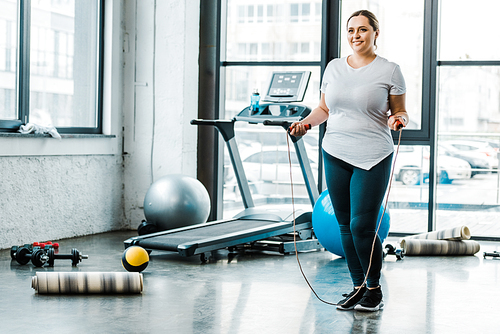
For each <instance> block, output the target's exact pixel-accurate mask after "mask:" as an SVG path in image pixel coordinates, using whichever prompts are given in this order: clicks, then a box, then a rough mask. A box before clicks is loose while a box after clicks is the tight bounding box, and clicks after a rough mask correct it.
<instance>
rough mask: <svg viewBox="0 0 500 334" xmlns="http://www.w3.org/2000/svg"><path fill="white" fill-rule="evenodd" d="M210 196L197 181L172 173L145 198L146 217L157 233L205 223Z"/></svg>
mask: <svg viewBox="0 0 500 334" xmlns="http://www.w3.org/2000/svg"><path fill="white" fill-rule="evenodd" d="M209 214H210V196H209V195H208V191H207V189H206V188H205V187H204V186H203V184H202V183H201V182H200V181H198V180H197V179H195V178H192V177H189V176H186V175H181V174H172V175H166V176H163V177H161V178H159V179H158V180H157V181H155V182H154V183H153V184H152V185H151V186H150V187H149V189H148V191H147V193H146V196H145V197H144V215H145V217H146V220H147V222H148V223H154V224H155V225H156V227H157V230H158V231H165V230H170V229H174V228H179V227H185V226H190V225H194V224H201V223H205V222H206V221H207V219H208V216H209Z"/></svg>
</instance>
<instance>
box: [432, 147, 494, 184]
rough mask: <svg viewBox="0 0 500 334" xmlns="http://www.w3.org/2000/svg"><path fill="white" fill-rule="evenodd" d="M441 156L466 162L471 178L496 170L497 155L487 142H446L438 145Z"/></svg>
mask: <svg viewBox="0 0 500 334" xmlns="http://www.w3.org/2000/svg"><path fill="white" fill-rule="evenodd" d="M439 151H440V152H441V154H445V155H448V156H452V157H456V158H460V159H463V160H465V161H467V162H468V163H469V164H470V165H471V167H472V176H474V175H476V174H485V173H489V172H491V171H492V170H493V169H498V154H497V151H495V148H493V147H492V146H490V145H489V144H488V143H487V142H484V141H476V140H446V141H441V142H440V143H439Z"/></svg>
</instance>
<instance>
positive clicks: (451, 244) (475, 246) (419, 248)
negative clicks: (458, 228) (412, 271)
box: [400, 239, 480, 256]
mask: <svg viewBox="0 0 500 334" xmlns="http://www.w3.org/2000/svg"><path fill="white" fill-rule="evenodd" d="M400 244H401V248H402V249H403V253H404V255H409V256H411V255H474V254H476V253H477V252H479V249H480V245H479V243H478V242H477V241H474V240H462V241H453V240H424V239H403V240H401V242H400Z"/></svg>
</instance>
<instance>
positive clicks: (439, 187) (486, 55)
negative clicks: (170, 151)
mask: <svg viewBox="0 0 500 334" xmlns="http://www.w3.org/2000/svg"><path fill="white" fill-rule="evenodd" d="M221 3H222V4H224V3H225V1H222V2H221ZM359 9H368V10H371V11H372V12H374V13H375V14H376V15H377V17H378V19H379V21H380V30H381V33H380V36H379V39H378V40H377V46H378V48H377V53H378V54H379V55H380V56H382V57H384V58H387V59H388V60H390V61H394V62H396V63H398V64H399V65H400V67H401V70H402V72H403V75H404V77H405V81H406V86H407V94H406V95H407V110H408V112H409V114H410V119H411V123H410V126H409V127H408V128H406V129H405V130H403V134H402V145H401V147H400V153H399V156H398V158H397V161H396V164H395V168H394V180H393V185H392V190H391V196H390V198H389V209H390V213H391V233H401V234H407V233H420V232H425V231H427V230H433V229H444V228H448V227H451V226H453V227H454V226H458V225H467V226H468V227H469V228H470V229H471V232H472V234H473V236H474V237H476V238H494V239H498V238H500V228H499V227H498V226H497V225H498V224H497V222H498V215H499V213H500V173H498V165H499V158H500V151H499V146H500V93H499V92H500V44H499V43H496V40H494V39H492V37H491V36H492V35H491V32H492V31H495V29H496V21H497V19H496V16H495V15H496V13H498V11H499V10H500V2H498V1H496V0H478V1H476V2H474V4H471V3H470V2H469V1H466V0H459V1H457V0H415V1H399V0H350V1H340V0H331V1H330V0H329V1H326V0H324V1H319V0H318V1H297V0H291V1H287V0H276V1H265V2H258V1H257V2H255V1H254V2H250V1H235V0H234V1H233V0H228V1H227V8H226V10H225V11H223V13H225V14H227V15H226V17H223V24H222V29H221V31H223V32H224V33H223V34H222V35H221V41H222V45H221V50H222V51H221V68H220V69H221V71H220V74H221V80H220V83H221V86H220V89H221V91H220V92H221V94H220V95H219V96H220V97H221V103H220V104H219V106H220V110H221V116H222V117H224V118H231V117H232V116H234V115H235V114H237V113H238V112H239V111H240V110H242V109H243V108H245V107H246V106H248V105H249V103H250V95H251V93H252V91H253V90H254V89H256V88H257V89H259V90H261V89H263V88H265V87H264V85H265V84H266V83H267V77H268V74H269V73H270V72H271V71H272V70H274V69H280V70H283V69H286V68H290V69H295V70H299V69H300V70H310V71H311V72H312V73H313V74H312V76H311V84H310V85H309V88H308V93H307V95H306V99H305V100H304V101H303V103H304V104H306V105H307V106H309V107H311V108H314V107H315V106H316V105H317V100H318V99H319V84H320V82H321V75H322V70H323V69H324V66H325V65H326V64H327V63H328V61H329V60H330V59H332V58H334V57H343V56H347V55H348V54H349V53H350V52H351V50H350V48H349V47H348V45H347V43H346V37H345V23H346V20H347V18H348V17H349V16H350V14H351V13H353V12H354V11H356V10H359ZM224 20H226V21H224ZM224 22H225V23H224ZM312 134H313V136H311V139H312V140H311V141H310V142H306V147H307V150H308V153H309V159H310V163H311V165H312V166H313V168H318V169H317V170H316V171H315V173H314V176H315V177H318V178H319V179H321V175H322V170H321V166H322V164H321V161H320V159H321V157H320V155H319V154H318V152H319V146H318V142H317V140H318V139H321V135H322V132H321V131H318V132H316V133H314V132H313V133H312ZM237 135H239V136H240V137H241V139H240V141H241V143H240V145H241V151H242V152H243V153H244V154H243V155H242V158H243V165H244V167H246V168H247V169H248V173H249V174H250V175H251V176H250V183H251V191H252V192H254V194H255V195H256V197H258V199H259V201H260V202H259V205H261V204H262V203H265V204H275V205H276V204H279V203H284V204H286V203H287V198H288V197H289V191H288V190H287V189H288V188H289V187H288V186H289V184H286V183H288V181H286V180H284V179H283V178H282V177H281V173H280V168H282V167H283V166H282V165H283V164H284V163H283V157H282V149H283V145H284V142H283V138H285V137H284V136H282V134H281V133H280V131H279V129H276V130H270V129H266V128H265V127H263V126H259V125H249V124H241V125H238V127H237ZM229 167H230V164H229V161H228V160H227V159H226V162H225V164H224V170H225V171H226V173H225V186H226V188H225V193H224V194H225V196H224V204H225V207H224V211H225V215H226V216H229V215H232V214H234V213H235V211H237V210H240V209H241V205H240V207H237V203H238V194H237V191H236V189H235V185H234V180H233V179H232V176H231V172H230V171H229V170H230V168H229ZM294 167H296V166H292V172H293V168H294ZM286 169H287V173H288V166H286ZM292 174H293V173H292ZM299 179H300V177H299ZM294 180H297V178H295V177H294ZM319 188H321V187H319ZM301 196H302V197H303V198H304V199H305V196H303V192H301V191H298V195H297V197H299V198H300V197H301ZM288 202H289V201H288ZM305 202H306V201H305V200H304V201H303V203H305Z"/></svg>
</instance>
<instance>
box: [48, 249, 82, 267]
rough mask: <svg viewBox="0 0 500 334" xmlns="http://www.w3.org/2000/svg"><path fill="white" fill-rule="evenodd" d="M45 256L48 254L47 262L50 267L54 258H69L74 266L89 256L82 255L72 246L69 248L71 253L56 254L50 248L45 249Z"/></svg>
mask: <svg viewBox="0 0 500 334" xmlns="http://www.w3.org/2000/svg"><path fill="white" fill-rule="evenodd" d="M47 256H48V261H47V263H48V264H49V266H50V267H52V266H54V260H64V259H66V260H71V264H72V265H73V266H76V265H77V264H78V263H79V262H81V261H82V260H83V259H88V258H89V256H88V255H82V254H81V253H80V252H79V251H78V249H76V248H73V249H72V250H71V254H56V253H55V252H54V249H53V248H50V249H49V250H48V251H47Z"/></svg>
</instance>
